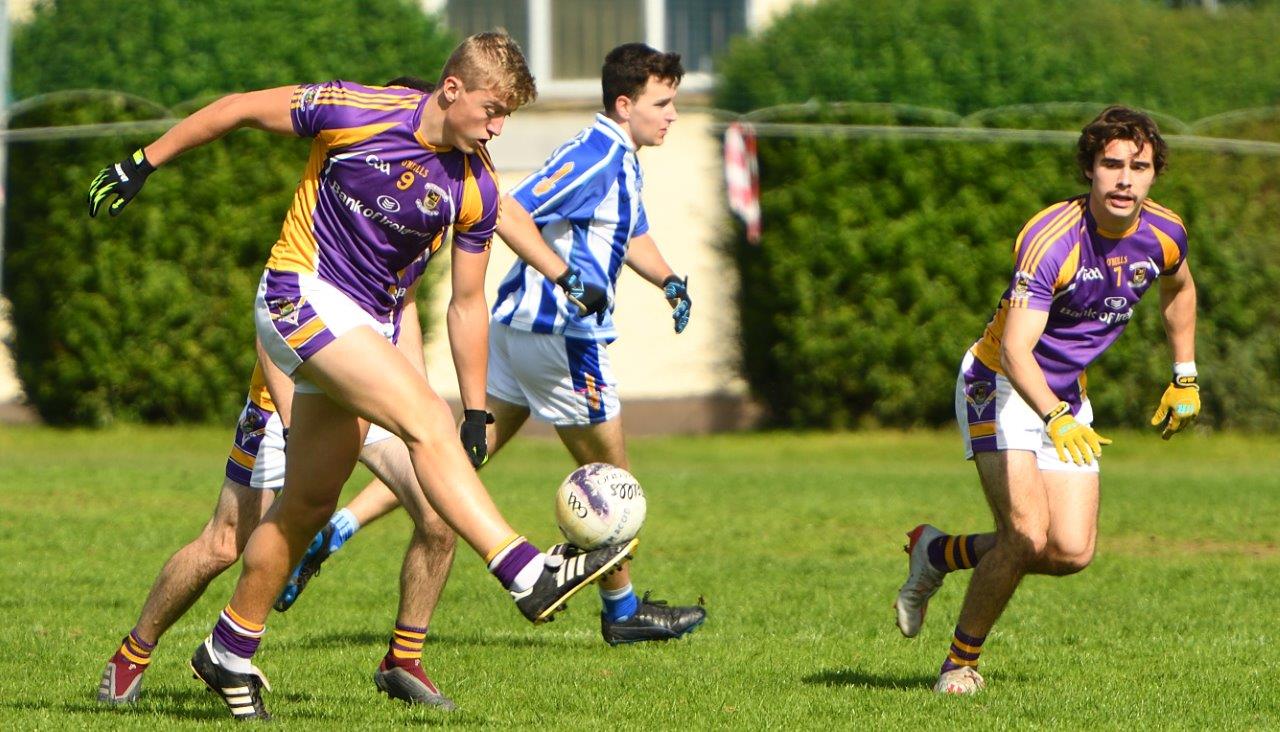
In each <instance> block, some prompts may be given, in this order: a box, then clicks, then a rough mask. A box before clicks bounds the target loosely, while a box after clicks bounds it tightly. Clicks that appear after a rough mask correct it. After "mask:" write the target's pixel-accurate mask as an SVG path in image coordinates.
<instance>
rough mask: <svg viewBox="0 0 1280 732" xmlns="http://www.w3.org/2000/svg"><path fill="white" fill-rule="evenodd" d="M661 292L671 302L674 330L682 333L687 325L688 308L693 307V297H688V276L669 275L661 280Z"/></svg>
mask: <svg viewBox="0 0 1280 732" xmlns="http://www.w3.org/2000/svg"><path fill="white" fill-rule="evenodd" d="M662 294H663V295H666V296H667V302H669V303H671V308H672V310H671V319H672V320H674V321H675V327H676V332H677V333H683V332H684V329H685V328H686V327H687V326H688V325H689V310H690V309H692V308H693V298H691V297H689V278H688V277H685V278H684V279H680V278H679V277H676V276H675V275H671V276H670V277H668V278H667V279H665V280H663V281H662Z"/></svg>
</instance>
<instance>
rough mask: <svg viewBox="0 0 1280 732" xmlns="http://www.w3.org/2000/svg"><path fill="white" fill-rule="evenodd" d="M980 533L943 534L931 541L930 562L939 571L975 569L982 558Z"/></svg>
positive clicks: (929, 547) (929, 548)
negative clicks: (979, 548)
mask: <svg viewBox="0 0 1280 732" xmlns="http://www.w3.org/2000/svg"><path fill="white" fill-rule="evenodd" d="M977 544H978V534H954V535H953V534H943V535H942V536H939V537H938V538H936V539H934V540H933V541H931V542H929V546H928V550H929V564H931V565H933V568H934V569H936V570H938V571H939V572H954V571H956V570H957V569H973V568H974V566H975V565H976V564H977V563H978V560H979V559H980V558H981V557H979V556H978V552H977Z"/></svg>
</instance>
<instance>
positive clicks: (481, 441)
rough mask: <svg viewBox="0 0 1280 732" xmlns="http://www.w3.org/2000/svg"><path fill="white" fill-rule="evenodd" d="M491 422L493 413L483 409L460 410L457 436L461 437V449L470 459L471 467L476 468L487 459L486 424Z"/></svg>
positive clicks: (487, 437) (487, 436)
mask: <svg viewBox="0 0 1280 732" xmlns="http://www.w3.org/2000/svg"><path fill="white" fill-rule="evenodd" d="M491 424H493V414H492V413H490V412H486V411H485V410H483V409H464V410H462V426H461V427H460V428H458V436H459V437H461V438H462V449H463V450H465V451H466V453H467V457H468V458H469V459H470V460H471V467H473V468H478V467H480V466H481V465H484V464H485V463H486V462H488V460H489V435H488V434H487V431H486V430H485V426H486V425H491Z"/></svg>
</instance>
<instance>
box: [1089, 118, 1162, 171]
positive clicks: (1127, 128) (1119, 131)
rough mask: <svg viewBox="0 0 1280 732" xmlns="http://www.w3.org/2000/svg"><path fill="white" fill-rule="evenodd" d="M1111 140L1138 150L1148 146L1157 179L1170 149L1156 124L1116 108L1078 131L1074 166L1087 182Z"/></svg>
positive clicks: (1149, 119)
mask: <svg viewBox="0 0 1280 732" xmlns="http://www.w3.org/2000/svg"><path fill="white" fill-rule="evenodd" d="M1112 140H1129V141H1131V142H1133V143H1134V144H1136V145H1137V146H1138V150H1142V148H1144V147H1146V146H1147V145H1148V144H1150V145H1151V160H1152V163H1153V164H1154V165H1155V169H1156V175H1160V173H1161V171H1163V170H1164V166H1165V164H1166V163H1167V162H1168V158H1169V146H1168V145H1166V144H1165V141H1164V138H1163V137H1161V136H1160V129H1159V128H1158V127H1156V121H1155V120H1153V119H1151V117H1149V116H1147V115H1146V114H1143V113H1142V112H1139V111H1138V110H1136V109H1131V108H1129V107H1122V106H1119V105H1115V106H1111V107H1107V108H1106V109H1104V110H1102V113H1101V114H1099V115H1098V116H1097V117H1094V118H1093V121H1092V122H1090V123H1089V124H1087V125H1085V126H1084V129H1082V130H1080V139H1079V140H1078V141H1077V142H1076V165H1078V166H1080V175H1081V176H1082V177H1083V178H1084V180H1085V181H1086V182H1087V181H1088V180H1089V172H1090V171H1092V170H1093V161H1094V160H1095V159H1096V158H1097V157H1098V153H1099V152H1101V151H1102V150H1105V149H1106V147H1107V143H1109V142H1111V141H1112Z"/></svg>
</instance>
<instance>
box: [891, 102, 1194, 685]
mask: <svg viewBox="0 0 1280 732" xmlns="http://www.w3.org/2000/svg"><path fill="white" fill-rule="evenodd" d="M1166 158H1167V147H1166V145H1165V142H1164V140H1163V139H1162V138H1161V137H1160V132H1159V130H1158V129H1157V127H1156V124H1155V122H1154V121H1153V120H1152V119H1151V118H1150V117H1149V116H1147V115H1145V114H1143V113H1141V112H1138V111H1135V110H1132V109H1128V108H1125V107H1110V108H1108V109H1106V110H1104V111H1103V112H1102V113H1101V114H1099V115H1098V117H1097V118H1096V119H1094V120H1093V121H1092V122H1090V123H1089V124H1088V125H1086V126H1085V128H1084V130H1083V131H1082V133H1081V135H1080V138H1079V141H1078V144H1077V158H1076V159H1077V164H1078V165H1079V169H1080V172H1081V174H1082V175H1083V177H1084V179H1085V181H1086V182H1087V183H1088V184H1089V192H1088V193H1087V194H1085V195H1081V196H1076V197H1074V198H1070V199H1067V200H1066V201H1062V202H1059V203H1055V204H1053V205H1052V206H1049V207H1048V208H1046V209H1044V210H1043V211H1041V212H1040V213H1038V214H1036V216H1035V217H1033V218H1032V219H1031V220H1030V221H1029V222H1027V224H1026V226H1024V227H1023V229H1022V232H1021V233H1020V234H1019V235H1018V237H1017V240H1016V241H1015V243H1014V247H1013V258H1014V268H1013V270H1014V271H1013V275H1012V277H1011V279H1010V283H1009V287H1008V289H1006V290H1005V293H1004V295H1003V297H1002V298H1001V300H1000V304H999V306H998V307H997V309H996V312H995V316H994V317H993V318H992V319H991V322H990V323H989V324H988V325H987V328H986V331H985V333H983V336H982V338H980V339H979V340H978V341H977V342H976V343H975V344H974V345H973V347H972V348H970V349H969V351H968V352H967V353H966V354H965V357H964V360H963V363H962V364H961V367H960V375H959V377H958V378H957V381H956V400H955V404H956V419H957V420H958V422H959V425H960V429H961V432H962V436H963V438H964V444H965V456H966V457H967V458H969V459H972V460H973V461H974V465H975V466H976V467H977V469H978V477H979V480H980V481H981V483H982V489H983V493H984V494H985V496H986V499H987V503H988V505H989V506H990V508H991V512H992V514H993V515H994V517H995V532H994V533H985V534H961V535H948V534H945V533H943V532H941V531H939V530H938V529H936V528H934V527H933V526H930V525H928V524H921V525H920V526H917V527H916V528H915V529H913V530H912V531H911V532H909V533H908V535H907V536H908V538H909V543H908V545H907V547H906V549H907V552H908V554H909V557H910V560H909V561H910V568H909V569H910V571H909V576H908V578H907V581H906V583H905V584H903V586H902V588H901V589H900V590H899V593H898V598H897V602H896V603H895V607H896V609H897V615H898V619H897V620H898V627H899V629H900V630H901V631H902V633H903V635H905V636H907V637H912V636H915V635H916V634H917V633H918V632H919V631H920V626H921V624H922V623H923V622H924V615H925V610H926V608H927V606H928V602H929V598H930V597H931V596H932V595H933V594H934V593H935V592H936V591H937V590H938V588H939V587H941V585H942V581H943V578H944V577H945V576H946V573H947V572H951V571H955V570H958V569H973V578H972V580H971V581H970V583H969V589H968V592H967V593H966V595H965V599H964V605H963V607H962V609H961V611H960V618H959V622H958V623H957V625H956V628H955V633H954V635H953V637H952V641H951V648H950V650H949V652H948V653H947V656H946V659H945V660H944V662H943V664H942V669H941V672H940V674H939V678H938V681H937V683H936V685H935V686H934V691H937V692H939V693H944V694H972V693H975V692H977V691H979V690H981V689H982V688H984V687H985V685H986V684H985V681H984V680H983V678H982V676H981V675H980V674H979V673H978V670H977V668H978V660H979V657H980V654H981V653H982V648H983V642H984V641H985V640H986V638H987V635H988V633H989V632H990V631H991V628H992V626H993V625H994V624H995V622H996V620H997V619H998V618H999V617H1000V614H1001V612H1002V611H1003V610H1004V608H1005V605H1006V604H1007V603H1008V602H1009V598H1010V597H1012V595H1013V592H1014V590H1015V589H1017V587H1018V583H1019V582H1020V581H1021V580H1022V578H1023V577H1024V576H1025V575H1028V574H1048V575H1056V576H1061V575H1068V574H1073V573H1075V572H1079V571H1081V570H1083V569H1084V568H1085V567H1087V566H1089V563H1090V561H1092V559H1093V553H1094V541H1095V538H1096V535H1097V526H1098V462H1099V458H1100V457H1101V455H1102V446H1103V445H1109V444H1111V441H1110V440H1108V439H1106V438H1105V437H1102V436H1101V435H1099V434H1098V433H1097V432H1095V431H1094V429H1093V426H1092V422H1093V409H1092V407H1091V406H1090V403H1089V398H1088V394H1087V391H1086V388H1085V368H1086V367H1087V366H1088V365H1089V364H1090V363H1092V362H1093V361H1094V359H1096V358H1097V357H1098V356H1100V355H1102V353H1103V352H1104V351H1105V350H1106V349H1107V348H1108V347H1109V346H1110V345H1111V344H1112V343H1114V342H1115V340H1116V338H1118V337H1119V336H1120V333H1121V332H1122V331H1123V330H1124V328H1125V326H1126V325H1127V324H1128V323H1129V320H1130V318H1131V317H1132V315H1133V308H1134V307H1135V306H1136V305H1137V302H1138V300H1139V299H1141V298H1142V296H1143V295H1144V294H1146V293H1147V291H1148V290H1151V289H1156V290H1159V298H1160V307H1161V311H1162V313H1163V316H1164V325H1165V332H1166V334H1167V336H1168V340H1169V346H1170V350H1171V352H1172V357H1173V358H1172V362H1173V364H1172V377H1171V381H1170V383H1169V385H1168V386H1167V387H1166V389H1165V391H1164V394H1163V396H1162V397H1161V398H1160V402H1159V405H1158V407H1157V408H1156V411H1155V414H1154V416H1153V417H1152V419H1151V424H1152V425H1154V426H1158V427H1162V428H1163V436H1164V438H1165V439H1169V438H1170V437H1171V436H1173V435H1174V434H1176V433H1177V432H1179V431H1180V430H1182V429H1184V428H1185V427H1186V426H1187V425H1189V424H1191V423H1192V422H1193V421H1195V419H1196V417H1197V416H1198V415H1199V413H1200V396H1199V387H1198V386H1197V384H1196V365H1195V327H1196V288H1195V283H1194V281H1193V280H1192V278H1191V268H1190V265H1189V264H1188V263H1187V261H1186V258H1187V231H1186V228H1185V227H1184V226H1183V223H1182V219H1180V218H1179V217H1178V215H1177V214H1175V213H1174V212H1172V211H1170V210H1169V209H1167V208H1165V207H1164V206H1161V205H1160V204H1158V203H1156V202H1154V201H1152V200H1150V199H1149V198H1148V197H1147V194H1148V192H1149V191H1150V189H1151V186H1152V184H1153V183H1154V182H1155V180H1156V178H1157V176H1158V175H1159V174H1160V172H1161V171H1162V170H1163V169H1164V166H1165V161H1166Z"/></svg>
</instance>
